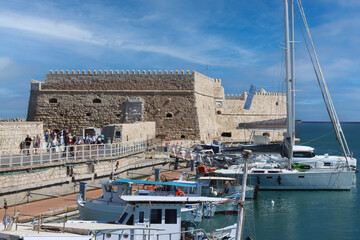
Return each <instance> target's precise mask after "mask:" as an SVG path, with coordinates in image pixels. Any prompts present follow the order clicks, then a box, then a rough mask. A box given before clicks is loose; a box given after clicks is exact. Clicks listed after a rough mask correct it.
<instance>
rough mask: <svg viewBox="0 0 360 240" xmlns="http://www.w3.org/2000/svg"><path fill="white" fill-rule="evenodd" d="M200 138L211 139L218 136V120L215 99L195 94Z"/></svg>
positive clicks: (203, 139)
mask: <svg viewBox="0 0 360 240" xmlns="http://www.w3.org/2000/svg"><path fill="white" fill-rule="evenodd" d="M195 97H196V110H197V118H198V127H199V130H200V140H201V141H205V142H206V141H209V140H212V139H215V138H217V136H218V135H217V134H218V124H217V120H216V115H215V113H216V111H215V99H214V98H213V97H208V96H203V95H200V94H195Z"/></svg>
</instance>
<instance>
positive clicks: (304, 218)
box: [76, 123, 360, 240]
mask: <svg viewBox="0 0 360 240" xmlns="http://www.w3.org/2000/svg"><path fill="white" fill-rule="evenodd" d="M342 127H343V131H344V133H345V136H346V137H347V141H348V144H349V147H350V149H351V151H353V153H354V157H355V158H357V159H358V161H359V159H360V141H358V136H359V135H360V123H344V124H342ZM296 128H297V137H299V138H300V139H301V143H300V144H304V145H308V146H312V147H314V148H315V153H316V154H324V153H329V154H336V155H342V153H341V150H340V147H339V145H338V143H337V141H336V138H335V134H334V133H333V129H332V126H331V124H330V123H301V124H297V125H296ZM321 136H323V137H321ZM309 141H311V142H309ZM357 177H358V176H357ZM358 178H359V177H358ZM359 185H360V184H359V180H357V184H355V186H354V188H353V189H352V190H351V191H261V192H260V194H259V198H258V199H257V200H255V201H254V202H253V204H249V205H247V207H246V218H245V224H244V239H245V238H246V237H247V236H250V237H251V238H252V239H254V240H255V239H266V240H272V239H274V240H275V239H276V240H282V239H284V240H302V239H327V240H332V239H334V240H335V239H336V240H339V239H341V240H355V239H360V189H359ZM78 217H79V216H77V217H76V218H78ZM236 220H237V215H215V217H214V218H212V219H205V220H204V221H203V222H202V223H200V224H199V226H198V227H199V228H203V229H205V230H206V231H211V230H214V229H218V228H222V227H226V226H228V225H231V224H234V223H235V222H236Z"/></svg>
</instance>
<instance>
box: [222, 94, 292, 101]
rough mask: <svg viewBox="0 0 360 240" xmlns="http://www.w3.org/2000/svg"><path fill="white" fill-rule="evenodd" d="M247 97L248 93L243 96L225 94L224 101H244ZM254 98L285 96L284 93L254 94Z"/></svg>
mask: <svg viewBox="0 0 360 240" xmlns="http://www.w3.org/2000/svg"><path fill="white" fill-rule="evenodd" d="M248 95H249V92H244V93H243V94H226V96H225V99H226V100H244V99H246V98H247V96H248ZM254 95H255V96H285V93H273V92H256V93H255V94H254Z"/></svg>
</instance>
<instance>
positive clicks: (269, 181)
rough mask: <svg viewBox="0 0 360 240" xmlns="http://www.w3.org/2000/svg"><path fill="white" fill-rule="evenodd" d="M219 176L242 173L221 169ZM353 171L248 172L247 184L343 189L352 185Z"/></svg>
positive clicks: (240, 174)
mask: <svg viewBox="0 0 360 240" xmlns="http://www.w3.org/2000/svg"><path fill="white" fill-rule="evenodd" d="M217 174H218V175H220V176H227V177H234V178H238V179H239V181H240V180H241V179H242V175H243V174H242V173H235V172H231V171H229V172H226V171H222V172H221V173H217ZM354 179H355V172H354V171H323V172H322V171H319V172H311V171H308V172H291V173H249V174H248V180H247V184H249V185H258V186H259V189H260V190H344V191H346V190H347V191H348V190H350V189H351V188H352V187H353V186H354Z"/></svg>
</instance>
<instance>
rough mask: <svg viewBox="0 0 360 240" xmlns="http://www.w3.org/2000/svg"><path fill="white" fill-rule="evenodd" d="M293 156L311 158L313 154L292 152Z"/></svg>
mask: <svg viewBox="0 0 360 240" xmlns="http://www.w3.org/2000/svg"><path fill="white" fill-rule="evenodd" d="M293 156H294V157H297V158H313V157H315V154H314V153H313V152H294V153H293Z"/></svg>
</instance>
